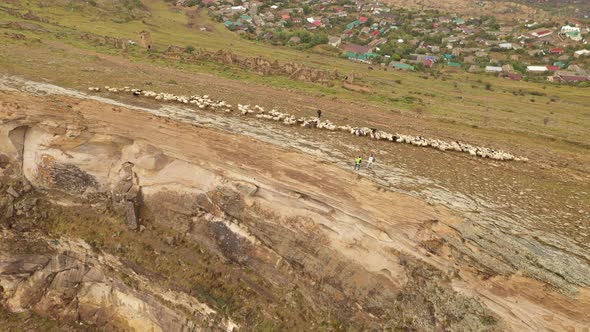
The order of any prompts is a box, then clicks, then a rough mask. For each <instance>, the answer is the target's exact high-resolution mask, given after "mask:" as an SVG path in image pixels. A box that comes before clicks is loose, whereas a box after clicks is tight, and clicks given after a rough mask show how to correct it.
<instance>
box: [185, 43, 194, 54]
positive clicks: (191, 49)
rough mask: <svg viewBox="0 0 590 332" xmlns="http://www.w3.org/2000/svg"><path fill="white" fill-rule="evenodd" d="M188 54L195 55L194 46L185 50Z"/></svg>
mask: <svg viewBox="0 0 590 332" xmlns="http://www.w3.org/2000/svg"><path fill="white" fill-rule="evenodd" d="M184 51H185V52H186V53H190V54H193V53H194V52H195V47H194V46H192V45H189V46H187V47H186V49H185V50H184Z"/></svg>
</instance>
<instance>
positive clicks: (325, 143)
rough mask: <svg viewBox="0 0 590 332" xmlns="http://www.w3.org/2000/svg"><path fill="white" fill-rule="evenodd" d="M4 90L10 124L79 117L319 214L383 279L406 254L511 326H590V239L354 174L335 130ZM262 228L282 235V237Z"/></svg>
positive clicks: (434, 191)
mask: <svg viewBox="0 0 590 332" xmlns="http://www.w3.org/2000/svg"><path fill="white" fill-rule="evenodd" d="M0 90H3V91H9V92H4V93H2V94H3V96H2V95H0V99H2V112H4V113H3V117H4V120H3V123H6V124H10V123H11V122H14V121H16V122H19V121H24V123H30V124H31V125H33V124H35V123H37V122H39V123H53V122H56V121H57V122H60V121H66V123H70V122H72V121H74V122H80V121H81V122H82V123H84V126H87V129H86V130H87V131H89V132H91V133H94V134H95V135H96V134H97V133H100V134H101V135H115V136H117V137H120V138H121V139H123V138H124V139H131V140H132V141H133V142H137V141H142V142H147V143H148V144H150V145H153V146H155V147H157V148H158V149H160V150H162V151H165V153H166V155H167V156H168V158H173V159H174V160H177V161H181V162H183V163H186V164H187V166H182V167H189V168H185V170H186V171H188V172H189V173H191V172H193V171H189V170H190V169H191V168H190V167H196V165H199V166H198V167H199V168H203V169H205V170H207V171H206V174H209V173H211V174H216V175H215V176H221V175H223V177H227V178H230V179H234V180H236V179H237V180H240V181H248V182H251V183H254V184H255V185H256V187H257V188H259V189H258V193H257V194H256V195H255V196H254V198H252V199H253V200H254V201H255V202H256V204H260V206H263V207H265V208H268V209H272V210H273V211H275V212H274V213H279V214H281V215H284V216H292V215H301V216H306V217H307V218H311V220H313V223H314V224H316V225H317V226H321V227H320V228H319V229H315V231H313V232H312V233H311V234H314V233H317V234H315V235H320V234H321V236H323V237H325V238H326V239H327V241H328V242H327V243H329V247H330V248H331V249H332V250H334V251H335V252H338V253H339V255H342V257H344V258H343V259H344V260H348V261H349V262H353V263H354V264H358V265H359V266H362V267H363V269H365V270H366V271H368V273H369V274H374V275H378V276H380V277H381V278H383V277H385V278H386V279H388V280H389V282H390V283H391V284H392V285H394V286H387V287H386V288H390V289H396V288H399V287H402V286H403V285H404V284H406V283H407V276H406V273H405V272H404V269H403V268H402V267H401V266H400V262H399V260H400V257H401V256H403V255H409V256H411V257H414V258H415V259H417V260H418V261H421V262H424V263H427V264H428V265H430V266H433V267H435V268H437V269H438V270H440V271H443V273H444V275H445V277H446V278H450V280H452V287H453V289H454V290H455V291H456V292H459V293H461V294H466V295H469V296H473V297H475V298H478V299H479V300H480V301H482V302H483V303H484V304H485V306H486V307H487V308H488V309H490V310H491V311H492V312H494V313H495V314H497V315H498V316H499V317H500V318H501V319H502V324H506V326H508V327H509V328H510V329H512V330H518V331H524V330H531V331H533V330H537V331H538V330H564V329H568V328H577V329H579V330H581V331H584V328H586V327H587V326H588V325H589V324H590V322H589V321H588V317H587V315H585V313H587V312H588V310H590V296H589V295H590V290H589V288H590V253H589V251H588V242H581V241H577V240H574V239H572V238H569V237H566V236H564V235H561V234H558V233H550V232H546V231H544V230H542V229H540V228H539V227H538V225H539V224H540V223H542V222H543V220H541V219H542V217H541V216H534V215H530V214H528V213H527V211H526V210H525V209H520V208H519V207H518V206H517V207H516V208H515V207H510V208H509V207H507V206H504V205H502V204H500V203H498V202H493V201H489V200H488V199H487V198H486V197H485V196H484V195H473V194H465V193H461V192H460V191H457V190H451V189H448V188H446V187H445V186H444V185H442V184H441V183H440V182H439V181H438V180H436V179H430V178H425V177H423V176H419V175H415V174H413V172H412V171H411V170H410V169H409V168H400V167H395V166H388V165H386V164H385V165H384V164H383V163H381V164H380V167H379V168H377V169H375V170H374V171H372V172H367V173H362V174H354V173H352V171H351V170H350V160H349V159H350V154H349V152H347V151H349V149H352V150H361V149H362V147H360V146H355V145H356V144H357V143H356V142H353V141H349V140H347V141H345V140H344V139H342V138H340V137H338V136H334V137H332V138H331V139H329V138H328V139H325V140H319V139H317V136H315V135H313V134H311V131H305V130H303V131H301V130H290V129H287V128H286V127H282V126H275V125H271V124H269V123H266V122H261V121H257V120H255V119H251V118H243V117H240V116H238V115H230V116H228V115H226V114H215V113H210V112H207V111H203V112H201V111H195V110H192V109H189V108H184V107H177V106H170V105H164V106H161V107H159V108H148V107H138V106H132V105H127V104H124V103H122V102H118V101H114V100H111V99H108V98H102V97H98V96H88V95H86V94H84V93H80V92H77V91H73V90H69V89H63V88H60V87H57V86H53V85H49V84H42V83H35V82H28V81H25V80H21V79H18V78H12V77H4V78H2V79H1V80H0ZM18 91H20V92H25V93H26V94H27V95H28V96H29V97H27V95H23V94H21V93H20V92H18ZM15 105H21V106H19V107H16V106H15ZM59 105H62V107H61V108H60V107H58V106H59ZM107 105H109V106H107ZM19 109H20V111H18V110H19ZM47 125H48V124H45V126H47ZM219 130H221V132H220V131H219ZM342 142H345V145H346V146H345V147H344V148H343V147H342V145H339V144H338V143H342ZM347 147H348V148H347ZM77 153H79V152H77ZM310 156H311V157H310ZM105 157H106V156H105ZM109 158H110V157H109ZM191 165H192V166H191ZM176 167H179V166H176ZM95 168H96V166H95ZM162 172H163V171H162ZM170 172H172V173H170ZM197 172H201V173H202V172H204V171H197ZM185 173H186V172H185V171H183V168H177V169H171V170H170V171H168V173H166V175H164V174H163V173H162V174H161V175H158V179H160V180H157V181H156V178H154V179H152V180H146V179H149V177H148V174H150V173H146V175H145V176H146V179H144V180H143V181H144V182H145V181H148V182H147V183H148V185H147V188H154V190H156V189H157V188H160V187H161V186H162V185H161V184H159V183H160V182H159V181H165V182H164V183H170V184H176V185H182V186H199V184H198V183H199V182H200V181H203V180H202V179H201V178H198V174H197V178H193V177H191V176H188V177H187V175H183V174H185ZM203 174H205V173H203ZM149 176H153V175H149ZM208 176H210V175H207V177H208ZM162 177H164V178H162ZM150 181H152V182H153V184H152V185H149V182H150ZM195 181H196V182H195ZM191 183H193V184H191ZM294 197H296V198H294ZM241 227H245V228H246V229H248V228H249V230H248V231H247V232H246V233H243V234H250V233H252V234H258V235H259V236H261V234H262V233H265V232H267V231H268V230H264V229H259V227H262V226H261V225H252V224H247V223H245V224H242V226H241ZM308 231H309V230H307V231H306V232H308ZM257 232H258V233H257ZM238 233H239V232H238ZM294 234H296V233H294ZM266 236H270V238H273V242H274V241H279V242H280V241H282V240H281V236H280V235H278V234H275V235H268V234H267V235H266ZM275 236H278V237H276V238H275ZM253 241H254V240H253ZM266 245H268V244H266ZM270 247H271V248H272V250H273V251H274V252H276V253H279V254H280V255H282V256H283V257H287V256H288V255H289V253H290V252H291V251H292V250H294V248H293V247H292V246H290V245H289V246H285V247H283V245H280V244H279V243H275V244H274V245H272V246H270ZM388 253H389V254H388ZM291 254H292V253H291ZM305 257H306V258H305V259H311V257H308V256H307V255H306V256H305ZM323 269H326V267H324V268H322V269H320V270H323ZM342 282H351V280H343V281H342ZM547 286H551V287H547ZM552 289H553V290H552ZM380 305H383V303H380ZM538 317H543V319H542V320H540V319H538Z"/></svg>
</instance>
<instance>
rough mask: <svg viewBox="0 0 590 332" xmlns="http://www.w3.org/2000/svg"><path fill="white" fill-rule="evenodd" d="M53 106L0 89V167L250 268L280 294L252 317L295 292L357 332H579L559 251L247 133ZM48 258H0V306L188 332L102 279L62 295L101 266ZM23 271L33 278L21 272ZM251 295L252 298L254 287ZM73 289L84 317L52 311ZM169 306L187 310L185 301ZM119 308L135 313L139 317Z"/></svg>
mask: <svg viewBox="0 0 590 332" xmlns="http://www.w3.org/2000/svg"><path fill="white" fill-rule="evenodd" d="M271 67H272V65H271ZM54 97H55V98H53V99H52V100H53V102H51V101H47V100H44V99H42V98H37V97H32V96H29V95H24V94H21V93H16V92H11V93H2V94H0V102H1V105H2V109H1V110H0V118H1V119H2V122H1V123H0V151H1V152H2V154H3V155H4V156H5V157H3V159H0V161H1V160H6V161H5V163H10V164H18V165H19V172H21V173H22V176H23V177H24V179H25V180H23V183H24V182H26V183H30V185H31V186H32V187H34V188H35V190H36V191H39V192H42V193H46V194H47V195H48V197H50V198H51V200H52V201H54V202H55V203H56V204H61V205H68V204H69V205H72V204H74V203H72V202H75V204H79V206H80V208H88V207H92V208H93V209H105V210H109V209H112V210H113V211H119V212H120V213H121V214H124V215H125V216H126V222H127V223H128V225H129V226H130V227H132V228H133V229H140V228H141V226H144V227H160V228H164V229H166V230H168V231H170V232H172V233H173V234H175V236H173V237H171V238H167V239H165V242H166V243H172V244H173V243H175V241H177V238H181V239H182V241H188V242H189V243H193V244H195V245H198V246H199V248H205V249H204V250H207V251H208V252H211V253H213V254H214V255H216V256H217V257H220V258H221V259H223V260H224V262H225V263H226V264H227V265H228V266H236V267H240V268H243V269H244V270H248V271H254V272H253V273H255V274H256V276H257V277H258V278H260V279H258V280H260V281H259V282H261V283H262V284H263V285H267V286H266V287H275V286H274V285H289V286H290V287H292V293H289V294H291V295H289V296H285V297H284V298H281V299H274V300H273V299H272V296H270V295H268V297H267V298H268V299H269V300H268V301H269V303H271V304H272V305H262V304H261V305H260V312H262V313H266V312H267V311H266V310H268V309H266V307H273V306H281V305H284V303H288V304H290V303H294V302H292V298H293V297H300V298H301V300H300V301H301V302H299V303H304V307H305V308H309V309H308V310H309V311H310V312H319V314H320V315H323V316H328V315H330V316H331V317H335V319H337V320H338V322H340V323H339V324H341V325H342V326H349V327H350V328H351V329H355V330H371V329H376V330H382V329H417V330H426V331H435V330H441V329H446V330H456V331H461V330H462V331H467V330H477V331H485V330H498V329H501V330H504V329H505V330H518V331H525V330H543V329H547V330H565V329H578V330H581V331H584V330H583V329H584V328H586V327H587V326H588V323H589V321H588V317H587V312H588V309H589V308H590V290H589V287H590V279H589V278H590V277H588V276H589V275H590V265H589V264H588V262H589V259H588V256H587V253H585V252H584V251H583V250H581V249H580V248H579V247H577V246H575V245H573V244H570V243H568V242H567V241H566V240H563V239H562V241H561V243H559V242H558V241H556V240H555V238H553V237H550V236H547V237H545V238H543V239H541V238H535V237H533V236H528V235H527V234H525V235H519V234H511V233H510V232H509V231H506V230H502V229H500V228H496V227H493V226H490V224H486V223H484V222H481V223H475V222H473V221H470V220H468V219H466V218H464V217H463V216H461V215H460V214H458V213H456V212H454V211H452V210H450V209H449V208H447V207H445V206H442V205H434V204H428V203H426V202H425V201H423V200H421V199H418V198H416V197H412V196H408V195H403V194H400V193H396V192H392V191H386V190H382V189H379V190H378V189H376V188H377V185H376V184H375V183H373V182H371V181H369V180H367V179H363V178H358V177H356V176H351V175H350V173H349V172H348V171H346V170H343V169H341V168H339V167H338V166H335V165H331V164H326V163H321V162H319V161H317V160H315V159H314V158H311V157H309V156H305V155H303V154H301V153H296V152H293V151H290V150H286V149H283V148H279V147H277V146H275V145H272V144H268V143H264V142H261V141H258V140H255V139H252V138H249V137H245V136H238V135H234V134H229V133H226V132H222V131H219V130H216V129H211V128H203V127H195V126H193V125H191V124H189V123H181V122H175V121H170V120H169V119H168V118H159V117H155V116H153V115H151V114H147V113H146V112H145V111H139V110H138V109H135V110H131V109H126V108H122V107H117V108H116V109H114V108H113V106H112V105H106V104H104V103H99V102H96V101H91V100H83V99H76V98H71V97H63V96H54ZM58 105H61V106H60V107H57V106H58ZM63 105H68V107H63ZM170 117H171V116H170ZM17 173H18V172H17ZM351 188H354V190H351ZM13 189H14V192H13V193H12V194H9V195H10V196H11V197H13V199H20V198H18V197H20V196H19V195H21V191H20V190H19V188H17V187H14V188H13ZM11 192H12V191H11ZM15 195H16V196H17V198H15V197H14V196H15ZM8 201H10V200H8ZM13 203H14V201H12V202H4V203H3V204H4V205H3V206H15V205H14V204H13ZM28 204H29V203H28ZM29 205H33V206H34V204H33V203H30V204H29ZM17 209H20V210H23V211H24V209H25V208H23V207H18V208H17ZM10 218H13V217H9V219H10ZM505 222H507V223H508V222H509V221H505ZM67 241H68V242H67V243H72V242H69V241H71V240H67ZM68 246H70V247H71V246H74V244H68ZM76 246H78V247H80V248H83V247H84V245H83V244H76ZM48 248H49V249H46V251H51V254H43V255H38V254H36V255H33V256H31V255H29V256H24V257H22V258H18V257H15V256H14V255H13V254H4V257H5V258H4V261H6V262H9V263H5V266H13V265H16V266H21V267H20V268H19V269H20V270H22V272H23V275H24V276H23V277H22V278H21V279H20V280H21V281H19V282H11V281H10V280H11V279H10V278H12V277H10V276H9V275H10V273H5V274H4V276H3V275H2V274H1V271H0V282H3V289H4V290H3V291H2V294H3V295H2V296H0V302H2V303H3V305H4V306H7V307H9V308H11V310H15V311H18V310H27V309H30V308H32V309H34V310H35V311H36V312H39V313H42V314H45V315H49V316H52V317H53V316H55V317H63V318H68V317H73V316H72V315H74V316H75V315H82V317H84V321H90V322H94V323H95V324H103V323H101V322H103V321H102V320H101V319H103V318H104V317H115V318H117V319H118V320H112V321H113V322H121V324H123V323H124V324H127V325H129V326H131V327H134V328H136V329H137V328H144V327H147V328H154V329H163V330H166V329H167V328H171V329H172V330H177V329H183V328H185V327H190V326H193V325H190V324H189V323H188V321H187V320H185V319H184V318H182V317H185V316H182V315H180V314H179V313H178V312H177V311H175V310H172V309H171V308H172V307H174V306H170V305H164V304H162V305H163V306H164V308H163V307H161V306H160V305H159V304H158V303H160V304H161V303H162V302H158V301H156V302H153V301H152V300H151V299H146V296H148V295H146V294H154V291H153V288H149V287H148V288H141V289H137V290H133V291H131V290H129V289H127V288H125V287H123V286H122V285H121V284H120V283H117V282H110V283H108V285H106V286H105V285H104V284H103V283H100V285H101V286H100V288H99V291H98V290H97V291H96V292H90V290H88V289H87V290H86V291H85V293H79V292H74V291H72V290H68V287H66V286H65V285H66V284H65V283H62V282H60V281H62V280H74V281H75V282H74V284H75V283H78V282H81V281H84V280H86V279H88V278H91V279H92V278H94V279H92V280H95V279H96V280H101V281H104V277H103V275H106V272H104V270H100V269H99V271H96V270H93V269H92V267H93V266H94V267H96V268H98V265H97V264H94V265H93V264H90V265H89V266H88V267H87V266H82V265H80V263H79V262H88V261H90V262H101V261H102V258H99V257H98V256H97V257H94V258H92V257H90V258H89V257H88V255H90V254H84V255H86V256H80V255H74V256H73V258H66V257H64V252H66V251H68V250H73V251H80V250H78V249H75V250H74V249H67V250H65V249H61V248H63V247H60V245H49V247H48ZM82 251H84V252H88V249H84V250H82ZM42 252H44V251H42ZM584 255H585V256H584ZM105 257H106V256H105ZM548 257H550V258H551V259H549V258H548ZM19 259H20V260H19ZM10 262H13V263H10ZM103 265H104V264H103ZM26 266H31V267H32V268H31V270H30V271H32V270H35V271H37V269H39V270H38V271H40V272H38V273H37V272H34V273H31V274H30V275H27V273H25V272H26V271H25V270H26V269H25V268H24V267H26ZM182 266H183V264H182V263H179V269H180V268H182ZM6 269H7V268H6ZM64 269H66V270H64ZM101 271H102V272H101ZM56 274H59V275H63V276H64V277H63V279H59V278H58V279H57V280H58V281H57V282H56V284H55V286H56V287H57V288H56V289H55V290H56V291H58V292H62V293H63V294H65V293H68V292H74V295H69V297H67V296H66V295H63V294H62V293H59V294H60V295H59V296H57V298H59V299H62V300H60V301H57V302H55V303H54V302H51V301H50V300H49V298H52V295H51V294H53V293H52V291H53V289H52V288H48V289H45V288H43V287H41V289H42V290H43V291H41V294H39V295H38V296H35V297H27V296H22V295H20V296H19V294H25V293H27V292H32V291H33V290H38V289H39V287H40V285H45V284H47V283H46V282H45V281H43V280H50V279H51V278H52V276H55V275H56ZM66 275H67V276H68V277H67V278H66V277H65V276H66ZM35 276H38V277H35ZM48 278H49V279H48ZM220 280H221V279H220ZM220 282H221V281H220ZM50 284H51V283H50ZM19 285H20V286H19ZM25 286H26V287H25ZM19 287H21V288H19ZM76 287H77V286H76ZM105 287H106V288H105ZM250 288H251V289H252V292H253V293H252V294H259V293H265V292H267V290H266V289H265V287H260V286H254V285H252V286H251V287H250ZM91 290H92V288H91ZM107 290H108V292H107ZM104 292H107V293H108V294H112V293H113V292H115V293H116V294H127V295H126V296H128V297H132V298H133V300H129V301H130V302H123V303H127V304H128V305H127V304H124V305H121V307H117V306H116V305H117V303H121V301H119V300H117V299H118V296H120V295H116V296H115V297H110V298H109V297H107V299H108V301H111V302H113V305H114V309H113V311H112V312H106V313H105V315H98V316H96V315H95V314H94V313H95V312H96V310H99V309H98V308H97V307H101V308H102V306H101V305H98V304H97V302H96V301H97V300H96V299H97V298H103V299H104V297H103V295H100V294H104ZM86 293H92V296H90V297H84V296H82V300H83V301H82V302H79V303H83V304H84V303H86V304H87V305H88V306H89V307H92V306H94V309H89V308H86V307H84V306H82V309H75V308H74V307H73V305H72V303H74V302H72V301H73V300H69V302H68V301H66V300H64V299H73V298H75V297H76V294H86ZM155 293H162V292H161V291H158V292H155ZM48 294H49V295H48ZM68 294H70V293H68ZM293 294H297V295H293ZM121 296H122V295H121ZM177 296H178V297H182V298H185V297H187V300H186V301H189V302H190V301H196V300H195V299H193V298H192V296H189V295H187V294H183V293H178V295H177ZM27 298H31V299H33V300H32V302H30V303H29V302H26V299H27ZM273 301H274V302H273ZM111 302H108V303H109V304H110V303H111ZM197 302H198V301H197ZM138 303H139V304H138ZM172 303H175V302H172ZM129 307H142V308H147V309H146V311H141V312H140V313H137V312H134V311H128V310H130V309H129ZM292 308H295V306H292ZM93 310H94V311H93ZM170 310H172V311H170ZM293 310H295V309H293ZM158 312H164V313H165V314H163V315H159V314H157V313H158ZM302 312H303V311H302ZM60 315H61V316H60ZM138 315H139V317H141V320H142V321H145V324H148V325H145V326H139V325H133V324H139V323H137V317H138ZM229 316H230V317H231V313H229ZM93 317H96V318H93ZM162 317H166V319H167V320H166V321H162V319H163V318H162ZM179 317H180V318H179ZM205 317H206V315H205ZM539 317H543V318H542V319H539ZM99 318H100V319H99ZM203 319H205V318H203ZM269 319H272V321H275V322H278V321H280V320H281V319H280V318H278V317H272V318H269ZM246 321H247V320H244V321H239V322H238V323H244V324H247V322H246ZM173 322H175V324H177V325H170V324H173ZM191 322H192V320H191ZM225 324H226V325H225V326H226V327H227V326H229V325H231V324H229V323H225ZM228 324H229V325H228ZM103 325H104V324H103ZM197 325H198V324H197ZM137 326H139V327H137ZM220 326H223V325H220ZM300 328H301V327H300ZM306 328H308V329H313V327H312V326H311V325H309V326H306ZM316 328H317V326H316Z"/></svg>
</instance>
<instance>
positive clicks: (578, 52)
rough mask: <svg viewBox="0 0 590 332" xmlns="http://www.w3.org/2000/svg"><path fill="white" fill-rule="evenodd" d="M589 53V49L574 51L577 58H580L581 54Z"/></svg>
mask: <svg viewBox="0 0 590 332" xmlns="http://www.w3.org/2000/svg"><path fill="white" fill-rule="evenodd" d="M588 55H590V51H588V50H579V51H575V52H574V56H575V57H576V58H579V57H581V56H588Z"/></svg>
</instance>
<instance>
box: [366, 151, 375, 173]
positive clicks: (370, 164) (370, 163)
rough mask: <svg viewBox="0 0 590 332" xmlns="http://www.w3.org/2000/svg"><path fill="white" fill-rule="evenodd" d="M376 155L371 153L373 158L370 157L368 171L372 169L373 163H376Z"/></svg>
mask: <svg viewBox="0 0 590 332" xmlns="http://www.w3.org/2000/svg"><path fill="white" fill-rule="evenodd" d="M375 161H376V160H375V155H374V154H373V153H371V156H370V157H369V160H367V169H370V168H371V166H373V163H374V162H375Z"/></svg>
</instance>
